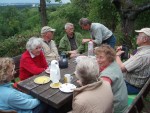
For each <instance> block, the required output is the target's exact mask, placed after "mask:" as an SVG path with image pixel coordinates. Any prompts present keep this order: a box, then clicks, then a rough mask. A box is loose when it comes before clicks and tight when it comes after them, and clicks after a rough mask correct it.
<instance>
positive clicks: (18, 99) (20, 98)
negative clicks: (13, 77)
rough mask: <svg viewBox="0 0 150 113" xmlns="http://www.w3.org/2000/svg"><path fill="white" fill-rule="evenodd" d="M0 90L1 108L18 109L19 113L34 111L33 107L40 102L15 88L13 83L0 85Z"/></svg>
mask: <svg viewBox="0 0 150 113" xmlns="http://www.w3.org/2000/svg"><path fill="white" fill-rule="evenodd" d="M0 91H1V93H0V109H1V110H16V111H17V113H32V109H33V108H35V107H36V106H38V105H39V104H40V101H39V100H37V99H34V98H33V97H32V96H30V95H27V94H25V93H22V92H20V91H18V90H16V89H14V88H13V87H12V85H11V83H7V84H3V85H0Z"/></svg>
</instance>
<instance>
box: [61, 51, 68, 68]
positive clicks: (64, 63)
mask: <svg viewBox="0 0 150 113" xmlns="http://www.w3.org/2000/svg"><path fill="white" fill-rule="evenodd" d="M59 67H60V68H61V69H64V68H67V67H68V59H67V57H66V54H65V53H61V55H60V60H59Z"/></svg>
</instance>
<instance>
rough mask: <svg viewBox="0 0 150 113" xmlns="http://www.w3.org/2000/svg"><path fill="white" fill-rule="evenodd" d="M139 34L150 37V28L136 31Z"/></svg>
mask: <svg viewBox="0 0 150 113" xmlns="http://www.w3.org/2000/svg"><path fill="white" fill-rule="evenodd" d="M135 32H138V33H145V34H146V35H147V36H150V28H142V29H141V30H135Z"/></svg>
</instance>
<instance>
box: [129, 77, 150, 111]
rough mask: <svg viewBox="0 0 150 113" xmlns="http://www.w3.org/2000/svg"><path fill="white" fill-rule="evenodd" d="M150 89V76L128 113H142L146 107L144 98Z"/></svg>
mask: <svg viewBox="0 0 150 113" xmlns="http://www.w3.org/2000/svg"><path fill="white" fill-rule="evenodd" d="M149 91H150V78H149V79H148V81H147V82H146V83H145V85H144V87H143V88H142V89H141V91H140V92H139V94H138V95H137V96H136V97H135V99H134V100H133V102H132V104H131V105H130V106H129V107H128V109H127V110H126V113H141V111H142V110H143V108H144V98H145V97H146V96H147V94H148V93H149Z"/></svg>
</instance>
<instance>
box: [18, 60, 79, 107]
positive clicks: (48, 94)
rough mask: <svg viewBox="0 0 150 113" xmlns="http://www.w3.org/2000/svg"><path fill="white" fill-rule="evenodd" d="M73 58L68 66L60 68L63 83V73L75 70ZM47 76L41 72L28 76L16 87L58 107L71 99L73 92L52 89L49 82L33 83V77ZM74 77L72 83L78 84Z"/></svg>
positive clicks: (70, 72)
mask: <svg viewBox="0 0 150 113" xmlns="http://www.w3.org/2000/svg"><path fill="white" fill-rule="evenodd" d="M73 61H74V59H70V60H69V63H68V68H66V69H61V70H60V73H61V80H60V82H61V83H64V74H73V73H74V71H75V66H76V63H75V62H73ZM43 75H46V76H49V74H47V73H45V72H43V73H41V74H39V75H35V76H33V77H30V78H28V79H26V80H24V81H21V82H20V83H18V87H19V88H20V89H21V90H24V91H25V92H27V93H28V94H30V95H32V96H33V97H35V98H38V99H39V100H41V101H43V102H45V103H47V104H49V105H50V106H52V107H54V108H56V109H59V108H60V107H61V106H63V105H64V104H65V103H67V102H68V101H71V100H72V97H73V93H63V92H61V91H60V90H59V89H53V88H51V87H50V83H51V81H50V82H49V83H46V84H42V85H38V84H36V83H34V79H35V78H36V77H38V76H43ZM76 80H77V79H76V77H75V76H74V75H73V80H72V84H74V85H76V86H78V84H77V83H76Z"/></svg>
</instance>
